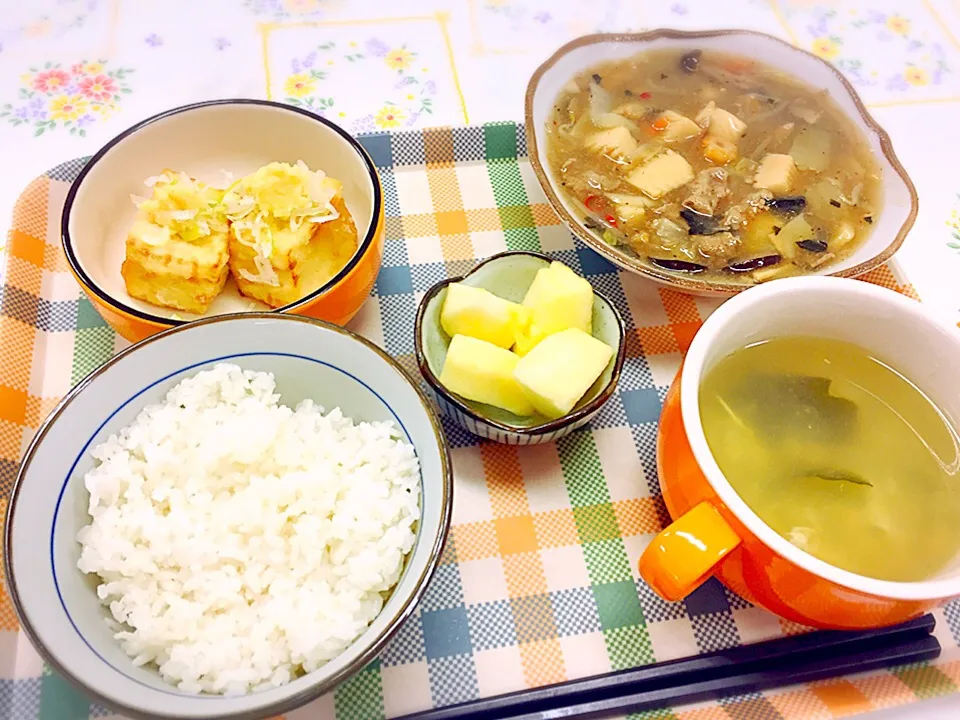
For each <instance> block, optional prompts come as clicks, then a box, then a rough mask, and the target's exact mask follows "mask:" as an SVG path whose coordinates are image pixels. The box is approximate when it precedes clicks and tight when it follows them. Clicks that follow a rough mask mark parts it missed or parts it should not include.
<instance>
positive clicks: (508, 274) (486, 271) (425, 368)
mask: <svg viewBox="0 0 960 720" xmlns="http://www.w3.org/2000/svg"><path fill="white" fill-rule="evenodd" d="M550 262H551V260H550V258H548V257H547V256H546V255H541V254H539V253H533V252H526V251H510V252H504V253H500V254H498V255H493V256H491V257H489V258H487V259H486V260H484V261H482V262H481V263H479V264H478V265H477V266H476V267H475V268H473V270H471V271H470V272H469V273H467V274H466V275H465V276H463V277H457V278H450V279H449V280H444V281H443V282H440V283H437V284H436V285H434V286H433V287H432V288H430V290H429V291H428V292H427V294H426V295H425V296H424V298H423V300H422V301H421V303H420V307H419V309H418V310H417V326H416V338H415V341H416V352H417V364H418V365H419V366H420V372H421V373H422V374H423V377H424V379H425V380H426V381H427V385H428V386H429V388H430V391H431V392H432V394H433V396H434V398H435V400H436V402H437V405H438V407H439V408H440V412H441V413H443V414H444V415H446V416H447V417H449V418H450V419H452V420H453V421H454V422H456V423H457V424H458V425H460V426H461V427H463V428H464V429H465V430H467V431H469V432H471V433H473V434H474V435H477V436H479V437H482V438H485V439H487V440H493V441H495V442H499V443H505V444H507V445H538V444H540V443H546V442H552V441H554V440H557V439H558V438H561V437H563V436H564V435H569V434H570V433H571V432H573V431H574V430H576V429H577V428H580V427H583V426H584V425H586V424H587V423H588V422H590V420H591V419H592V418H593V416H594V415H596V414H597V412H599V410H600V408H601V407H602V406H603V404H604V403H605V402H606V401H607V400H609V399H610V397H611V396H612V395H613V393H614V391H615V390H616V388H617V382H618V381H619V380H620V370H621V369H622V368H623V359H624V354H625V350H626V343H625V342H624V329H623V319H622V318H621V317H620V313H619V312H617V309H616V307H614V305H613V303H612V302H610V300H608V299H607V298H605V297H604V296H603V295H601V294H600V293H598V292H597V291H596V290H594V293H593V336H594V337H595V338H597V339H598V340H602V341H603V342H605V343H607V345H609V346H610V347H612V348H613V358H611V360H610V363H609V364H608V365H607V367H606V369H605V370H604V371H603V373H602V374H601V375H600V377H599V378H598V379H597V381H596V382H595V383H594V384H593V386H592V387H591V388H590V389H589V390H587V392H586V394H585V395H584V396H583V397H582V398H581V399H580V402H578V403H577V405H576V407H574V409H573V410H572V411H571V412H570V413H569V414H567V415H564V416H563V417H562V418H558V419H557V420H549V421H547V420H544V419H543V418H537V417H533V418H530V417H521V416H519V415H514V414H513V413H511V412H508V411H506V410H502V409H500V408H496V407H492V406H490V405H484V404H483V403H478V402H474V401H473V400H466V399H464V398H461V397H460V396H459V395H454V394H453V393H451V392H450V391H449V390H447V389H446V388H445V387H443V385H441V384H440V381H439V380H438V378H439V376H440V371H441V370H442V368H443V363H444V361H445V360H446V357H447V348H448V347H449V345H450V336H449V335H447V333H446V332H444V330H443V328H442V327H440V310H441V308H442V307H443V301H444V299H445V298H446V294H447V286H448V285H449V284H450V283H456V282H462V283H465V284H467V285H472V286H474V287H481V288H484V289H485V290H489V291H490V292H492V293H493V294H494V295H497V296H499V297H502V298H505V299H507V300H510V301H513V302H520V301H521V300H523V296H524V295H525V294H526V292H527V289H528V288H529V287H530V284H531V283H532V282H533V278H534V276H535V275H536V274H537V271H538V270H540V269H541V268H544V267H547V266H548V265H550Z"/></svg>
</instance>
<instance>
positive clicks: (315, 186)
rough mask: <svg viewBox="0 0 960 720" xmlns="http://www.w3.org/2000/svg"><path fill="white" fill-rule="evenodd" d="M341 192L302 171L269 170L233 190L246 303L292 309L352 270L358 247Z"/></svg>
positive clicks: (231, 209)
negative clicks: (350, 265)
mask: <svg viewBox="0 0 960 720" xmlns="http://www.w3.org/2000/svg"><path fill="white" fill-rule="evenodd" d="M342 189H343V188H342V185H341V183H340V181H338V180H335V179H333V178H331V177H328V176H327V175H325V174H324V173H323V172H321V171H319V170H316V171H311V170H309V169H308V168H307V166H306V165H304V164H302V163H297V164H296V165H289V164H287V163H270V164H269V165H265V166H263V167H262V168H260V169H259V170H257V171H256V172H255V173H253V174H251V175H248V176H246V177H244V178H243V179H242V180H240V181H238V182H236V183H234V184H233V185H232V186H231V187H230V188H229V189H228V191H227V192H226V193H225V195H224V205H225V206H226V212H227V217H228V218H229V219H230V221H231V225H230V272H231V274H232V275H233V277H234V280H235V281H236V283H237V288H238V289H239V290H240V292H241V293H242V294H243V295H246V296H247V297H250V298H253V299H254V300H259V301H260V302H263V303H266V304H267V305H269V306H270V307H274V308H276V307H280V306H282V305H288V304H290V303H293V302H296V301H298V300H300V299H301V298H303V297H304V296H306V295H309V294H310V293H311V292H313V291H314V290H316V289H317V288H319V287H320V286H321V285H323V284H324V283H326V282H327V281H329V280H330V279H331V278H332V277H333V276H334V275H336V274H337V273H338V272H339V271H340V270H341V268H343V266H344V265H346V264H347V262H348V261H349V260H350V258H351V257H352V256H353V254H354V253H355V252H356V251H357V247H358V244H359V241H358V234H357V227H356V225H355V224H354V222H353V218H352V217H351V216H350V212H349V210H348V209H347V206H346V204H345V203H344V200H343V195H342Z"/></svg>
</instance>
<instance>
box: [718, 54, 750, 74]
mask: <svg viewBox="0 0 960 720" xmlns="http://www.w3.org/2000/svg"><path fill="white" fill-rule="evenodd" d="M720 67H722V68H723V69H724V70H727V71H728V72H732V73H734V74H736V75H740V74H741V73H745V72H747V71H748V70H750V68H752V67H753V61H752V60H747V59H746V58H731V59H729V60H726V61H725V62H722V63H721V64H720Z"/></svg>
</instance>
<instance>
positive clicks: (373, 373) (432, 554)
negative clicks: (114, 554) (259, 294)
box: [4, 314, 453, 719]
mask: <svg viewBox="0 0 960 720" xmlns="http://www.w3.org/2000/svg"><path fill="white" fill-rule="evenodd" d="M218 362H232V363H234V364H237V365H240V366H241V367H243V368H245V369H252V370H259V371H269V372H272V373H274V375H275V377H276V381H277V389H278V391H279V392H280V393H281V402H283V403H285V404H287V405H295V404H296V403H298V402H299V401H300V400H302V399H305V398H312V399H313V400H315V401H316V402H317V403H319V404H320V405H322V406H324V407H326V408H328V409H332V408H334V407H340V408H341V410H342V411H343V412H344V414H345V415H348V416H350V417H352V418H353V419H354V420H357V421H377V420H392V421H394V422H395V423H396V424H397V425H398V426H399V427H400V429H401V432H403V433H405V434H406V436H407V438H408V439H409V441H410V442H412V443H413V445H414V446H415V448H416V451H417V455H418V458H419V461H420V467H421V476H422V478H421V483H422V485H421V490H422V492H421V517H420V522H419V527H418V530H417V533H418V534H417V542H416V544H415V546H414V549H413V551H412V552H411V554H410V555H409V556H408V558H407V565H406V568H405V570H404V572H403V574H402V576H401V578H400V581H399V583H398V584H397V586H396V588H395V589H394V591H393V593H392V594H391V595H390V597H389V599H388V600H387V602H386V604H385V606H384V608H383V610H382V611H381V613H380V615H379V616H377V618H376V619H375V620H374V621H373V623H372V624H371V625H370V626H369V627H368V628H367V630H366V632H364V633H363V634H362V635H361V636H360V637H359V638H357V640H355V641H354V643H353V644H352V645H350V646H349V648H347V649H346V650H345V651H344V652H343V653H342V654H341V655H340V656H338V657H336V658H335V659H333V660H331V661H330V662H329V663H327V664H326V665H324V666H323V667H321V668H320V669H318V670H315V671H314V672H311V673H309V674H306V675H304V676H302V677H300V678H297V679H295V680H293V681H292V682H290V683H289V684H287V685H284V686H282V687H279V688H274V689H269V690H263V691H260V692H254V693H251V694H248V695H245V696H234V697H224V696H220V695H195V694H188V693H184V692H182V691H180V690H178V689H177V688H175V687H173V686H172V685H169V684H167V683H166V682H164V681H163V680H162V679H161V677H160V675H159V673H158V672H157V671H156V669H152V668H151V667H149V666H145V667H134V665H133V662H132V660H131V659H130V658H129V657H128V656H127V655H126V654H125V653H124V652H123V651H122V650H121V648H120V646H119V645H118V644H117V642H116V641H115V640H114V639H113V637H112V631H111V630H110V628H109V627H108V626H107V624H106V622H105V618H106V616H107V611H106V609H105V608H103V607H102V606H101V604H100V602H99V600H98V599H97V594H96V587H95V582H94V580H93V579H92V578H90V577H88V576H85V575H84V574H82V573H81V572H80V570H79V569H78V568H77V560H78V558H79V554H80V546H79V544H78V543H77V541H76V537H77V531H78V530H79V529H80V528H81V527H82V526H83V525H86V524H87V523H88V522H89V515H88V514H87V505H88V502H89V497H88V494H87V491H86V489H85V487H84V482H83V479H84V475H85V474H86V472H87V471H88V470H90V468H91V467H92V466H93V458H92V457H91V455H90V450H91V449H92V448H93V447H95V446H96V445H97V444H99V443H101V442H103V441H104V440H105V439H106V438H107V437H108V436H109V435H111V434H112V433H115V432H117V431H119V430H120V429H121V428H122V427H124V426H126V425H129V424H130V423H131V422H132V421H133V420H134V418H135V417H136V415H137V414H138V413H139V412H140V410H141V409H142V408H143V407H144V406H145V405H148V404H151V403H156V402H160V401H162V399H163V397H164V396H165V395H166V393H167V391H168V390H170V389H171V388H172V387H173V386H174V385H176V384H177V383H178V382H180V381H181V380H183V379H184V378H186V377H190V376H192V375H194V374H196V373H197V372H199V371H200V370H203V369H205V368H209V367H212V366H213V365H214V364H216V363H218ZM452 492H453V478H452V473H451V469H450V461H449V457H448V454H447V450H446V446H445V443H444V440H443V434H442V431H441V430H440V426H439V424H438V421H437V417H436V415H435V414H434V412H433V410H431V408H430V406H429V404H428V402H427V400H426V398H425V397H424V395H423V394H422V393H421V391H420V390H419V389H418V388H417V387H416V386H415V385H414V383H413V382H412V381H411V380H410V378H409V377H408V376H407V374H406V373H405V372H404V371H403V370H402V369H401V368H400V366H399V365H397V363H396V362H394V361H393V360H392V359H391V358H389V357H388V356H387V355H386V354H384V353H383V351H381V350H380V349H378V348H377V347H376V346H374V345H372V344H371V343H369V342H367V341H366V340H363V339H362V338H359V337H357V336H356V335H353V334H352V333H350V332H348V331H346V330H344V329H342V328H339V327H336V326H333V325H328V324H325V323H321V322H318V321H315V320H310V319H307V318H302V317H298V316H293V315H276V314H253V315H250V314H245V315H242V316H241V315H228V316H220V317H216V318H211V319H209V320H203V321H200V322H197V323H193V324H190V325H186V326H183V327H179V328H176V329H174V330H170V331H167V332H164V333H161V334H159V335H155V336H154V337H152V338H149V339H147V340H145V341H143V342H141V343H139V344H138V345H134V346H132V347H131V348H129V349H127V350H125V351H123V352H122V353H120V354H119V355H117V356H116V357H115V358H114V359H112V360H111V361H109V362H108V363H106V364H105V365H104V366H103V367H101V368H100V369H98V370H96V371H95V372H93V373H92V374H91V375H89V376H88V377H87V378H86V379H85V380H83V381H82V382H81V383H80V384H79V385H78V386H77V387H76V388H74V389H73V390H72V391H71V392H70V393H69V394H68V395H67V396H66V398H64V400H63V401H62V402H61V403H60V405H58V407H57V408H56V409H55V410H54V411H53V413H51V415H50V417H49V418H48V419H47V421H46V422H45V423H44V425H43V426H42V427H41V428H40V431H39V432H38V433H37V436H36V438H35V439H34V441H33V443H32V444H31V445H30V447H29V449H28V451H27V453H26V455H25V458H24V461H23V463H22V465H21V468H20V472H19V474H18V477H17V482H16V485H15V488H14V491H13V495H12V497H11V500H10V505H9V509H8V514H7V525H6V537H5V540H6V542H5V548H4V550H5V552H4V561H5V565H6V571H7V579H8V585H9V589H10V591H11V594H12V597H13V600H14V604H15V607H16V609H17V613H18V615H19V618H20V621H21V624H22V626H23V628H24V630H25V631H26V632H27V634H28V635H29V637H30V639H31V640H32V642H33V644H34V645H35V646H36V647H37V649H38V650H39V651H40V653H41V654H42V655H43V656H44V658H45V659H46V660H47V661H48V662H49V663H50V664H51V665H53V666H54V667H55V668H56V669H57V670H58V671H59V672H60V673H61V674H63V675H64V676H66V677H67V678H68V679H69V680H71V681H73V682H74V683H75V684H76V685H78V686H79V687H80V688H81V689H83V690H84V691H85V692H86V693H87V694H88V695H90V696H92V697H94V698H95V699H96V700H98V701H100V702H102V703H104V704H106V705H108V706H111V707H113V708H115V709H117V710H118V711H120V712H122V713H124V714H126V715H131V716H135V717H148V718H161V717H162V718H184V719H185V718H261V717H265V716H267V715H273V714H277V713H281V712H285V711H287V710H290V709H292V708H294V707H296V706H298V705H301V704H303V703H305V702H307V701H309V700H311V699H313V698H315V697H317V696H319V695H321V694H323V693H325V692H328V691H330V690H331V689H333V688H334V687H335V686H336V685H337V684H338V683H340V682H341V681H343V680H344V679H346V678H347V677H349V676H350V675H352V674H353V673H355V672H356V671H358V670H359V669H361V668H362V667H363V666H364V665H365V664H366V663H367V662H369V661H370V660H372V659H373V658H374V657H375V656H376V654H377V653H378V652H379V651H380V650H382V649H383V646H384V645H385V644H386V642H387V641H388V640H389V638H390V637H391V636H392V635H393V633H394V632H395V631H396V630H397V629H398V628H399V626H400V624H401V623H402V622H403V621H404V619H406V618H407V617H408V616H409V615H410V614H411V612H412V611H413V608H414V606H415V605H416V603H417V601H418V600H419V599H420V597H421V596H422V595H423V592H424V590H425V588H426V585H427V582H428V580H429V579H430V577H431V576H432V574H433V571H434V569H435V567H436V565H437V562H438V561H439V557H440V553H441V551H442V548H443V543H444V541H445V539H446V533H447V529H448V527H449V523H450V514H451V511H452V507H453V497H452Z"/></svg>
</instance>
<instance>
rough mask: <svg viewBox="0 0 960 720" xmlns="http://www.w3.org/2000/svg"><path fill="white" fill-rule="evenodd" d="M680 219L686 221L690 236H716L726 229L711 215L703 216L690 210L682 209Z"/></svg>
mask: <svg viewBox="0 0 960 720" xmlns="http://www.w3.org/2000/svg"><path fill="white" fill-rule="evenodd" d="M680 217H682V218H683V219H684V220H686V221H687V225H688V226H689V228H690V234H691V235H716V234H717V233H720V232H724V231H725V230H727V229H728V228H726V227H724V226H723V224H722V223H721V222H720V221H719V220H718V219H717V218H715V217H714V216H713V215H704V214H703V213H698V212H697V211H695V210H691V209H690V208H686V207H685V208H683V209H682V210H681V211H680Z"/></svg>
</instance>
